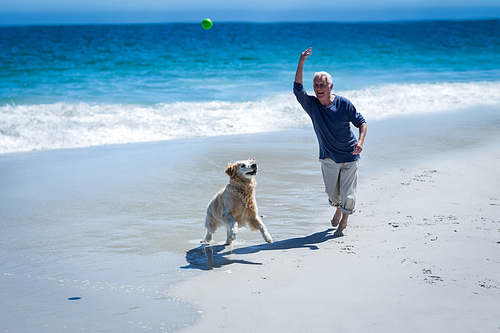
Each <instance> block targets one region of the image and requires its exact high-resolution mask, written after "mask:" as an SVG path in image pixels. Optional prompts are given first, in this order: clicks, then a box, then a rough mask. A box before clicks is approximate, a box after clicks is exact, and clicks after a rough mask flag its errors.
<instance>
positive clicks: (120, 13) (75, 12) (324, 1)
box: [0, 0, 500, 25]
mask: <svg viewBox="0 0 500 333" xmlns="http://www.w3.org/2000/svg"><path fill="white" fill-rule="evenodd" d="M205 17H210V18H211V19H212V20H213V21H216V22H217V21H219V22H223V21H226V22H227V21H233V22H234V21H249V22H280V21H388V20H389V21H390V20H421V19H424V20H426V19H482V18H500V1H499V0H468V1H464V0H454V1H453V0H349V1H334V0H316V1H304V0H300V1H299V0H212V1H206V0H0V24H2V25H6V24H7V25H10V24H72V23H76V24H85V23H153V22H154V23H157V22H158V23H161V22H198V21H200V20H201V19H203V18H205Z"/></svg>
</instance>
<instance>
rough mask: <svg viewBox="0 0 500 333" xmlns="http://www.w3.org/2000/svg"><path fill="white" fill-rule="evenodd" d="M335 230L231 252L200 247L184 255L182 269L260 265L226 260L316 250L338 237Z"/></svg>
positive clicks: (221, 247)
mask: <svg viewBox="0 0 500 333" xmlns="http://www.w3.org/2000/svg"><path fill="white" fill-rule="evenodd" d="M333 230H335V229H327V230H325V231H320V232H317V233H315V234H312V235H309V236H305V237H298V238H291V239H285V240H282V241H278V242H274V243H272V244H267V243H265V244H261V245H252V246H247V247H242V248H238V249H235V250H233V249H232V246H231V245H228V246H226V245H216V246H210V245H201V246H199V247H197V248H194V249H191V250H189V251H188V252H187V253H186V260H187V262H188V263H189V265H187V266H183V267H181V268H183V269H201V270H211V269H213V268H214V267H216V268H219V267H222V266H226V265H231V264H236V263H238V264H247V265H262V264H261V263H255V262H251V261H247V260H242V259H240V260H235V259H230V258H228V255H231V254H252V253H257V252H261V251H275V250H290V249H299V248H303V247H307V248H309V249H310V250H318V247H317V246H316V245H315V244H320V243H324V242H326V241H328V240H331V239H334V238H338V237H340V236H334V235H333V233H330V232H331V231H333Z"/></svg>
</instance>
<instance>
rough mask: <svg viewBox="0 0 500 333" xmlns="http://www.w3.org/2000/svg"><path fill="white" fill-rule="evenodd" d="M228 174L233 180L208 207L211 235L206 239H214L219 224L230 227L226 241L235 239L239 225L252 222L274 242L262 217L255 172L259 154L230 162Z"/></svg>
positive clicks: (265, 237) (253, 225)
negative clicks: (256, 197) (258, 205)
mask: <svg viewBox="0 0 500 333" xmlns="http://www.w3.org/2000/svg"><path fill="white" fill-rule="evenodd" d="M226 174H227V175H228V176H229V184H227V186H226V187H225V188H223V189H222V190H220V191H219V193H217V194H216V195H215V196H214V198H213V199H212V201H211V202H210V204H209V205H208V208H207V216H206V219H205V227H206V228H207V235H206V236H205V239H203V240H202V242H204V243H210V242H211V241H212V235H213V233H214V232H215V230H216V229H217V228H218V227H219V226H225V227H226V231H227V239H226V245H229V244H231V243H232V241H233V240H235V239H236V235H237V234H238V227H245V226H247V225H248V226H249V227H250V229H251V230H253V231H255V230H259V231H260V232H261V234H262V237H263V238H264V240H265V241H266V242H268V243H272V242H273V239H272V238H271V235H270V234H269V232H268V231H267V229H266V226H265V225H264V223H263V222H262V220H261V219H260V217H259V215H258V211H257V201H256V200H255V186H256V185H257V182H256V181H255V177H254V176H255V175H256V174H257V164H256V163H255V158H253V159H249V160H247V161H238V162H235V163H230V164H229V165H228V167H227V170H226Z"/></svg>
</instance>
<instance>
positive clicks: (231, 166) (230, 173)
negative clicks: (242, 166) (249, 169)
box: [226, 163, 235, 177]
mask: <svg viewBox="0 0 500 333" xmlns="http://www.w3.org/2000/svg"><path fill="white" fill-rule="evenodd" d="M234 171H235V168H234V163H229V164H228V166H227V169H226V174H227V175H228V176H229V177H233V176H234Z"/></svg>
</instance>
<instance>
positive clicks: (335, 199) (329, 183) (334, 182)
mask: <svg viewBox="0 0 500 333" xmlns="http://www.w3.org/2000/svg"><path fill="white" fill-rule="evenodd" d="M320 162H321V173H322V174H323V182H324V184H325V193H326V194H327V195H328V202H329V203H330V205H331V206H333V207H336V208H337V209H336V211H335V215H334V216H333V218H332V220H331V221H330V223H331V224H332V226H333V227H337V226H338V225H339V223H340V219H341V217H342V212H341V211H340V208H339V207H340V204H341V196H340V182H339V180H340V164H337V163H335V162H334V161H333V160H331V159H329V158H327V159H324V160H320Z"/></svg>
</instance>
